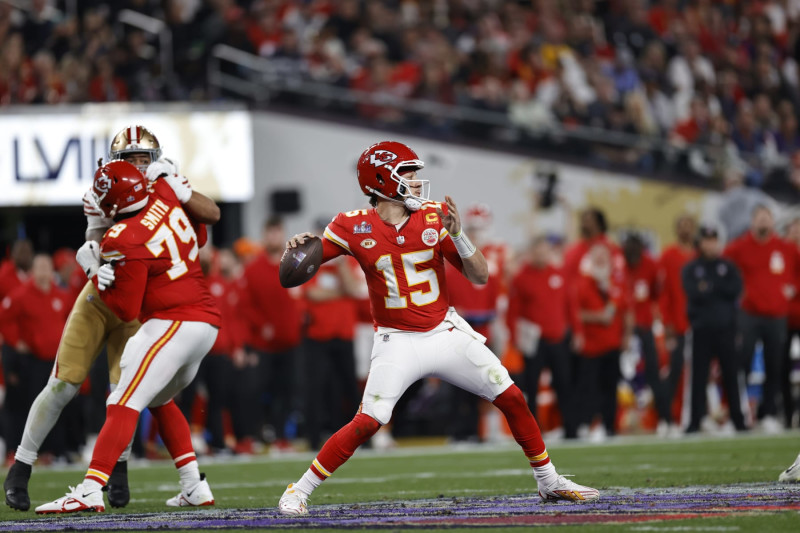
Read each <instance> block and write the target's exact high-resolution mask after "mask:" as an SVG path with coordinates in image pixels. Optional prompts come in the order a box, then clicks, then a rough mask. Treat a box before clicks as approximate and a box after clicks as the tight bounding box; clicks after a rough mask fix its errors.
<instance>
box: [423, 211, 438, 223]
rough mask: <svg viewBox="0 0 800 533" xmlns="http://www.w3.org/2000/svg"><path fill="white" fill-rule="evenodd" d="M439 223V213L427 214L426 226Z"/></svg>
mask: <svg viewBox="0 0 800 533" xmlns="http://www.w3.org/2000/svg"><path fill="white" fill-rule="evenodd" d="M437 222H439V215H438V214H437V213H425V224H436V223H437Z"/></svg>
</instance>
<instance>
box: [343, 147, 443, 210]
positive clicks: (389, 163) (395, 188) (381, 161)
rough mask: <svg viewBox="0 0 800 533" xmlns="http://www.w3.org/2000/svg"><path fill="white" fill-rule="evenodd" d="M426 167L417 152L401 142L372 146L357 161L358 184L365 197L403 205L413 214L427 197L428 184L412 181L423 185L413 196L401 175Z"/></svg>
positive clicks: (424, 181)
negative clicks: (378, 198)
mask: <svg viewBox="0 0 800 533" xmlns="http://www.w3.org/2000/svg"><path fill="white" fill-rule="evenodd" d="M424 166H425V163H423V162H422V161H421V160H420V159H419V157H418V156H417V154H416V152H414V150H412V149H411V148H409V147H408V146H406V145H405V144H403V143H399V142H395V141H383V142H379V143H377V144H373V145H372V146H370V147H369V148H367V149H366V150H364V152H363V153H362V154H361V157H359V158H358V166H357V167H356V168H357V173H358V184H359V185H360V186H361V190H362V191H363V192H364V194H366V195H367V196H372V195H375V196H378V197H380V198H383V199H385V200H392V201H395V202H402V203H404V204H405V205H406V207H407V208H409V209H410V210H411V211H416V210H417V209H419V208H420V207H422V204H423V203H424V202H427V201H428V195H429V194H430V181H429V180H420V179H417V178H414V179H413V180H412V181H414V182H415V183H420V184H421V185H422V192H421V193H420V194H419V195H415V194H413V192H412V191H411V188H410V187H409V180H406V179H405V178H403V177H402V176H401V175H400V174H401V173H402V172H409V171H417V170H420V169H422V168H423V167H424Z"/></svg>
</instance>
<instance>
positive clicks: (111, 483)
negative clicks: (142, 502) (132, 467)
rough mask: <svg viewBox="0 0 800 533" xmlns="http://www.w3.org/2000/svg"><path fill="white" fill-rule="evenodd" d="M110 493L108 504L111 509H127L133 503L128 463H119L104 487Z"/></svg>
mask: <svg viewBox="0 0 800 533" xmlns="http://www.w3.org/2000/svg"><path fill="white" fill-rule="evenodd" d="M103 490H105V491H107V492H108V503H109V504H110V505H111V507H125V506H126V505H128V502H129V501H131V491H130V489H129V488H128V461H118V462H117V464H116V465H115V466H114V470H113V471H112V472H111V476H110V477H109V478H108V484H107V485H106V486H105V487H104V489H103Z"/></svg>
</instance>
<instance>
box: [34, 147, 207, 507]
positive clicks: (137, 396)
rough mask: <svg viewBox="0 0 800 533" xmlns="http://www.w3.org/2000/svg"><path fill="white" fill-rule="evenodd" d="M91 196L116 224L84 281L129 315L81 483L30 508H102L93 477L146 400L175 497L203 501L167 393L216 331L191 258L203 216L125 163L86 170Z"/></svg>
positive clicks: (112, 457) (104, 477) (200, 239)
mask: <svg viewBox="0 0 800 533" xmlns="http://www.w3.org/2000/svg"><path fill="white" fill-rule="evenodd" d="M93 189H94V193H95V195H96V199H97V205H98V206H99V207H100V209H101V210H103V212H104V214H105V215H106V216H108V217H110V218H114V221H115V222H116V224H115V225H114V226H112V227H111V228H110V229H109V230H108V231H107V232H106V234H105V236H104V237H103V241H102V243H101V251H102V254H101V255H102V257H103V259H105V260H106V261H109V263H106V264H104V265H103V266H101V267H100V269H99V270H98V273H97V276H96V277H95V278H93V280H92V282H93V283H94V284H95V285H96V286H97V288H98V289H99V291H100V296H101V298H102V300H103V302H104V303H105V304H106V305H107V306H108V307H109V308H110V309H111V310H112V311H114V313H115V314H116V315H117V316H119V317H120V318H121V319H122V320H125V321H129V320H132V319H134V318H137V317H138V318H139V320H140V321H141V323H142V326H141V328H140V329H139V331H138V332H137V333H136V334H135V335H134V336H133V337H131V338H130V340H129V341H128V343H127V344H126V345H125V350H124V351H123V354H122V358H121V362H120V368H121V375H120V380H119V384H118V386H117V387H116V388H115V389H114V391H113V392H112V393H111V395H110V396H109V398H108V400H107V405H108V408H107V412H106V422H105V424H104V425H103V429H102V430H101V431H100V434H99V436H98V438H97V443H96V445H95V448H94V453H93V455H92V461H91V463H90V464H89V470H88V472H87V473H86V477H85V479H84V481H83V482H82V483H80V484H79V485H78V486H77V487H75V488H74V489H71V490H70V492H69V493H67V495H66V496H63V497H61V498H59V499H57V500H55V501H54V502H51V503H47V504H44V505H40V506H39V507H37V508H36V512H37V513H72V512H77V511H97V512H101V511H104V510H105V503H104V500H103V492H102V489H103V486H104V485H106V483H107V482H108V478H109V476H110V474H111V471H112V469H113V468H114V465H115V463H116V462H117V459H118V458H119V456H120V454H121V453H122V452H123V450H124V449H125V448H126V447H127V445H128V443H129V442H130V440H131V437H132V436H133V433H134V431H135V429H136V422H137V420H138V418H139V413H140V412H141V410H142V409H144V408H145V407H149V409H150V412H151V413H152V414H153V417H154V418H155V419H156V420H157V421H158V426H159V431H160V433H161V436H162V438H163V440H164V444H165V445H166V447H167V449H168V450H169V452H170V455H172V458H173V460H174V462H175V466H176V468H178V472H179V474H180V478H181V486H182V491H181V492H180V493H179V494H178V495H177V496H175V497H174V498H171V499H170V500H167V505H170V506H175V507H179V506H180V507H184V506H198V505H213V504H214V496H213V495H212V494H211V489H210V488H209V486H208V482H207V481H206V480H205V477H204V476H202V475H201V474H200V473H199V469H198V465H197V460H196V457H195V454H194V450H193V448H192V443H191V433H190V431H189V425H188V423H187V422H186V419H185V418H184V416H183V414H182V413H181V412H180V410H179V409H178V407H177V406H176V405H175V402H174V401H173V400H172V398H173V396H175V394H177V393H178V392H179V391H180V390H181V389H183V388H184V387H185V386H186V385H187V384H189V383H190V382H191V380H192V379H193V378H194V376H195V374H196V373H197V369H198V367H199V366H200V363H201V361H202V359H203V357H204V356H205V355H206V354H207V353H208V351H209V350H210V349H211V346H212V345H213V344H214V341H215V339H216V337H217V330H218V329H219V326H220V323H221V319H220V313H219V311H218V310H217V308H216V305H215V302H214V299H213V297H212V296H211V293H210V291H209V289H208V285H207V284H206V281H205V278H204V277H203V273H202V271H201V269H200V265H199V263H198V261H197V258H198V255H199V247H200V246H202V245H203V244H205V241H206V237H207V235H206V232H205V229H204V226H200V225H197V224H195V223H193V222H192V220H191V219H189V217H188V216H187V215H186V212H185V211H184V210H183V207H182V206H181V203H180V201H179V200H178V198H177V197H176V196H175V194H174V193H173V191H172V189H171V188H170V187H169V186H165V187H158V186H156V187H154V192H152V193H151V192H150V191H149V188H148V183H147V179H146V178H145V177H144V176H143V175H142V174H141V172H140V171H139V170H138V169H137V168H136V167H135V166H133V165H132V164H130V163H128V162H125V161H112V162H110V163H107V164H105V165H103V166H102V167H101V168H100V169H98V171H97V173H96V174H95V179H94V185H93Z"/></svg>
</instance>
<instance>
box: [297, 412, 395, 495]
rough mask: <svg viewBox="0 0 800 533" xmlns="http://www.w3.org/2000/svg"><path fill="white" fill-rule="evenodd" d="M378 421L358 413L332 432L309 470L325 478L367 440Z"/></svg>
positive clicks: (375, 429) (376, 427) (375, 430)
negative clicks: (347, 422)
mask: <svg viewBox="0 0 800 533" xmlns="http://www.w3.org/2000/svg"><path fill="white" fill-rule="evenodd" d="M380 427H381V425H380V423H379V422H378V421H377V420H375V419H374V418H372V417H371V416H369V415H365V414H364V413H358V414H357V415H356V416H355V418H353V420H351V421H350V423H349V424H347V425H346V426H344V427H343V428H342V429H340V430H339V431H337V432H336V433H334V434H333V436H332V437H331V438H329V439H328V442H326V443H325V445H324V446H323V447H322V449H321V450H320V451H319V454H318V455H317V458H316V459H314V462H313V463H311V471H312V472H314V474H315V475H316V476H317V477H318V478H320V479H323V480H324V479H327V478H328V477H329V476H330V475H331V474H333V473H334V472H335V471H336V469H337V468H339V467H340V466H342V465H343V464H344V463H345V461H347V460H348V459H350V457H352V456H353V453H355V451H356V448H358V447H359V446H361V445H362V444H364V443H365V442H367V441H368V440H369V439H370V437H372V436H373V435H374V434H375V433H376V432H377V431H378V429H379V428H380Z"/></svg>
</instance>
